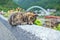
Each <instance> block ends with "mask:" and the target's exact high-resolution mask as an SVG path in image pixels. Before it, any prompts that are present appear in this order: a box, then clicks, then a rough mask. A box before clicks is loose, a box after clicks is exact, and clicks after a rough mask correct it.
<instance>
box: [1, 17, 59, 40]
mask: <svg viewBox="0 0 60 40" xmlns="http://www.w3.org/2000/svg"><path fill="white" fill-rule="evenodd" d="M0 39H1V40H60V32H59V31H55V30H53V29H49V28H45V27H41V26H37V25H18V26H17V27H12V26H10V25H9V23H8V22H7V21H6V20H5V19H4V18H2V17H0Z"/></svg>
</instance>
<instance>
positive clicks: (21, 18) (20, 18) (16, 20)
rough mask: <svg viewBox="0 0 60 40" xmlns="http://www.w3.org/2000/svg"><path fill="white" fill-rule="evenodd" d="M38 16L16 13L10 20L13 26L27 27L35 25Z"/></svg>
mask: <svg viewBox="0 0 60 40" xmlns="http://www.w3.org/2000/svg"><path fill="white" fill-rule="evenodd" d="M37 16H38V15H36V14H34V13H33V12H25V13H22V12H18V13H14V14H12V15H11V16H10V18H9V23H10V25H12V26H16V25H25V24H30V25H31V24H33V23H34V21H35V20H36V18H37Z"/></svg>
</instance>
